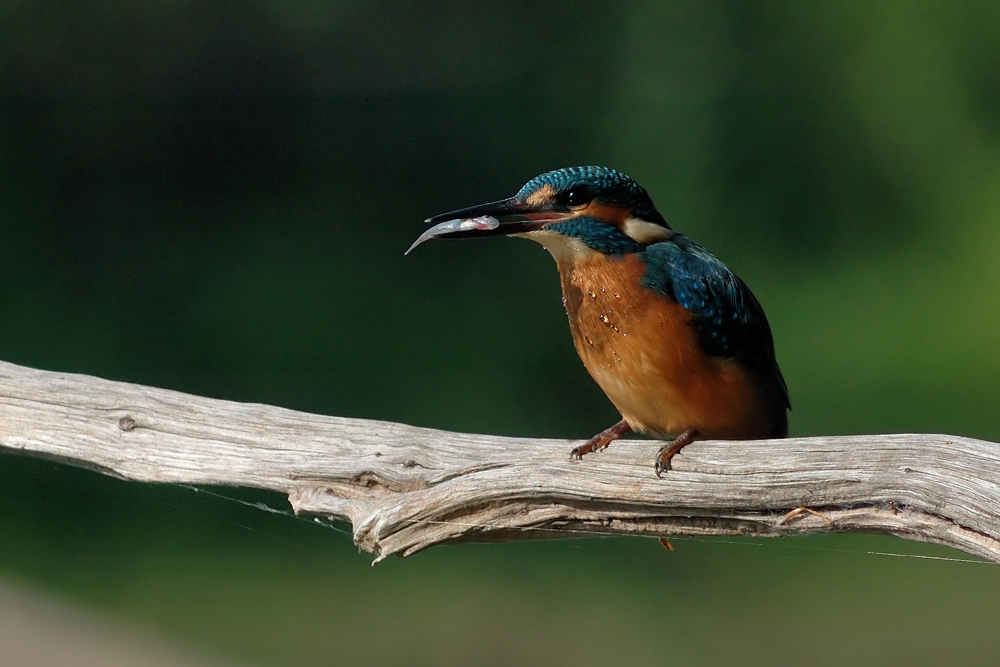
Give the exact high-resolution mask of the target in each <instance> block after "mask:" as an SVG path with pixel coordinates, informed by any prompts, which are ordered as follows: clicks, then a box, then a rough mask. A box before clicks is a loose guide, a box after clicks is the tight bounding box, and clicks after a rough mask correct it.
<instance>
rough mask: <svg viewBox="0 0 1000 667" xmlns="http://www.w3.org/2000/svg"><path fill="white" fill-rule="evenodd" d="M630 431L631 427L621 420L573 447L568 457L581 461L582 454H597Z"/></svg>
mask: <svg viewBox="0 0 1000 667" xmlns="http://www.w3.org/2000/svg"><path fill="white" fill-rule="evenodd" d="M631 431H632V427H631V426H629V423H628V422H627V421H625V420H624V419H623V420H621V421H620V422H618V423H617V424H615V425H614V426H612V427H610V428H606V429H604V430H603V431H601V432H600V433H598V434H597V435H595V436H594V437H593V438H591V439H590V440H588V441H587V442H585V443H583V444H582V445H580V446H579V447H574V448H573V451H571V452H570V453H569V457H570V458H571V459H582V458H583V455H584V454H589V453H591V452H599V451H601V450H602V449H604V448H605V447H607V446H608V445H610V444H611V442H612V441H614V440H617V439H618V438H620V437H622V436H623V435H625V434H626V433H630V432H631Z"/></svg>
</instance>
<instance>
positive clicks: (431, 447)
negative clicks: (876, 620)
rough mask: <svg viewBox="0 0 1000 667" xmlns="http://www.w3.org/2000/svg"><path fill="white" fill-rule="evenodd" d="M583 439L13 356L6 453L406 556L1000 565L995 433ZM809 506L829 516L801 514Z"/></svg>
mask: <svg viewBox="0 0 1000 667" xmlns="http://www.w3.org/2000/svg"><path fill="white" fill-rule="evenodd" d="M577 444H580V443H579V442H577V441H570V440H543V439H536V438H508V437H501V436H491V435H476V434H468V433H450V432H447V431H438V430H434V429H428V428H418V427H415V426H407V425H404V424H395V423H390V422H381V421H370V420H364V419H344V418H340V417H327V416H322V415H313V414H307V413H303V412H296V411H294V410H287V409H283V408H278V407H272V406H267V405H255V404H247V403H235V402H231V401H223V400H217V399H211V398H204V397H200V396H192V395H189V394H182V393H179V392H175V391H169V390H166V389H156V388H152V387H144V386H140V385H135V384H128V383H123V382H112V381H109V380H102V379H99V378H95V377H89V376H85V375H73V374H67V373H54V372H49V371H40V370H35V369H30V368H25V367H22V366H17V365H14V364H9V363H5V362H0V448H2V449H5V450H10V451H15V452H20V453H23V454H27V455H33V456H42V457H48V458H55V459H58V460H61V461H64V462H66V463H71V464H74V465H78V466H82V467H85V468H90V469H92V470H97V471H99V472H102V473H105V474H109V475H114V476H116V477H120V478H123V479H128V480H135V481H140V482H158V483H187V484H220V485H227V486H246V487H256V488H261V489H271V490H274V491H280V492H282V493H285V494H287V495H288V498H289V501H290V502H291V504H292V507H293V508H294V509H295V511H296V512H297V513H305V514H314V515H319V516H324V517H330V518H337V519H345V520H347V521H350V522H351V524H352V525H353V529H354V541H355V542H356V543H357V544H358V546H359V547H361V548H362V549H365V550H367V551H369V552H372V553H375V554H377V556H378V558H377V559H376V560H380V559H382V558H384V557H386V556H388V555H390V554H396V553H398V554H401V555H404V556H405V555H409V554H412V553H414V552H416V551H419V550H421V549H424V548H426V547H429V546H431V545H434V544H439V543H442V542H454V541H462V540H490V541H500V540H517V539H528V538H537V537H560V536H567V535H580V534H588V533H590V534H651V535H665V536H669V535H751V536H781V535H795V534H802V533H814V532H831V531H833V532H879V533H888V534H892V535H897V536H899V537H902V538H905V539H910V540H919V541H924V542H934V543H937V544H944V545H948V546H951V547H954V548H956V549H961V550H962V551H965V552H967V553H969V554H973V555H975V556H979V557H981V558H984V559H987V560H991V561H994V562H1000V515H998V509H1000V488H998V482H1000V445H997V444H995V443H991V442H984V441H981V440H974V439H971V438H963V437H956V436H947V435H926V434H896V435H866V436H836V437H813V438H789V439H785V440H757V441H747V442H733V441H729V442H725V441H717V442H712V441H708V442H696V443H694V444H692V445H689V446H688V447H686V448H685V449H684V450H683V451H682V452H681V453H680V454H679V455H678V456H677V457H675V459H674V461H673V470H670V471H669V472H667V473H665V474H664V475H663V478H662V479H658V478H657V477H656V476H655V475H654V474H653V457H654V455H655V454H656V452H657V450H658V449H659V447H660V446H661V445H662V443H658V442H653V441H648V440H625V441H620V442H616V443H613V444H612V445H611V447H609V448H608V449H607V450H605V451H604V452H601V453H599V454H591V455H588V456H586V457H585V458H584V459H583V460H582V461H571V460H570V458H569V451H570V449H571V448H572V447H573V446H574V445H577ZM799 507H807V508H810V509H811V510H813V511H815V512H816V513H818V514H815V513H811V512H801V511H800V512H799V513H797V514H793V515H791V516H788V514H789V512H792V511H793V510H795V509H796V508H799Z"/></svg>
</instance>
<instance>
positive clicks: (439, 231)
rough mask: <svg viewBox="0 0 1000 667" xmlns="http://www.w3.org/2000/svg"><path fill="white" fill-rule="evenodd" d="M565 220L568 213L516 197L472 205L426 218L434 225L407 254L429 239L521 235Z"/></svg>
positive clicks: (418, 239)
mask: <svg viewBox="0 0 1000 667" xmlns="http://www.w3.org/2000/svg"><path fill="white" fill-rule="evenodd" d="M563 217H565V214H564V213H562V212H560V211H552V210H545V209H541V208H539V207H537V206H532V205H530V204H526V203H524V202H522V201H519V200H518V199H517V198H516V197H511V198H509V199H501V200H500V201H495V202H490V203H488V204H479V205H477V206H470V207H469V208H463V209H460V210H458V211H451V212H450V213H442V214H441V215H435V216H433V217H430V218H427V220H425V221H424V222H426V223H427V224H429V225H433V226H432V227H430V228H429V229H427V230H426V231H425V232H424V233H423V234H421V235H420V236H419V237H417V240H416V241H414V242H413V245H411V246H410V247H409V249H408V250H407V251H406V252H405V253H404V254H405V255H409V254H410V253H411V252H413V249H414V248H416V247H417V246H418V245H420V244H421V243H423V242H424V241H428V240H430V239H437V238H447V239H469V238H479V237H482V236H506V235H508V234H521V233H524V232H530V231H533V230H536V229H539V228H541V226H542V225H543V224H545V223H546V222H549V221H551V220H559V219H561V218H563Z"/></svg>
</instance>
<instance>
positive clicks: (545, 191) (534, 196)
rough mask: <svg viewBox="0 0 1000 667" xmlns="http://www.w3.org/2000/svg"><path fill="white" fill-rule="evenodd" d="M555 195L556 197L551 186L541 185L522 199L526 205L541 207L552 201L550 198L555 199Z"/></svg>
mask: <svg viewBox="0 0 1000 667" xmlns="http://www.w3.org/2000/svg"><path fill="white" fill-rule="evenodd" d="M555 197H556V191H555V190H554V189H553V188H552V186H551V185H543V186H542V187H540V188H538V189H537V190H535V191H534V192H532V193H531V194H530V195H528V198H527V199H525V200H524V203H525V204H527V205H528V206H538V207H542V206H545V205H546V204H548V203H550V202H552V200H553V199H555Z"/></svg>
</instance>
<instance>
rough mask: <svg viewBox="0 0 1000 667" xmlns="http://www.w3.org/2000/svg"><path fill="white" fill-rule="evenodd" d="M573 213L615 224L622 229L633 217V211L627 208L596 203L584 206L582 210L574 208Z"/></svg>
mask: <svg viewBox="0 0 1000 667" xmlns="http://www.w3.org/2000/svg"><path fill="white" fill-rule="evenodd" d="M573 213H574V214H575V215H589V216H590V217H592V218H597V219H598V220H601V221H603V222H607V223H610V224H613V225H615V226H616V227H621V226H622V225H623V224H625V221H626V220H627V219H628V218H629V217H631V215H632V211H630V210H629V209H627V208H622V207H621V206H612V205H610V204H602V203H600V202H596V201H595V202H590V203H589V204H587V205H586V206H582V207H580V208H574V209H573Z"/></svg>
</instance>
